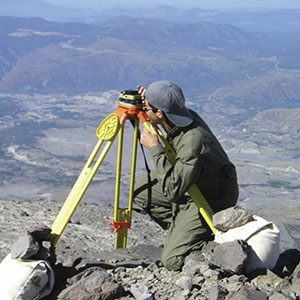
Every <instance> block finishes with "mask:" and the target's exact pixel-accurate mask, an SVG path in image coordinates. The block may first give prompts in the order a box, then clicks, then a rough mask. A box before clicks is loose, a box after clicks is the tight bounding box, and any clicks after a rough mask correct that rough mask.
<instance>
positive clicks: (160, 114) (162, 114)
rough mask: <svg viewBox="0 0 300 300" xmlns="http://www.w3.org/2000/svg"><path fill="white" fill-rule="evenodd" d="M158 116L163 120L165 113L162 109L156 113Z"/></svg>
mask: <svg viewBox="0 0 300 300" xmlns="http://www.w3.org/2000/svg"><path fill="white" fill-rule="evenodd" d="M156 114H157V116H158V117H159V118H160V119H162V118H163V117H164V113H163V112H162V111H161V110H160V109H158V110H157V111H156Z"/></svg>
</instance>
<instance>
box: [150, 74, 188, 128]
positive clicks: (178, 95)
mask: <svg viewBox="0 0 300 300" xmlns="http://www.w3.org/2000/svg"><path fill="white" fill-rule="evenodd" d="M145 97H146V98H147V100H148V101H149V103H150V104H151V105H152V106H154V107H155V108H157V109H160V110H162V111H163V112H164V113H165V114H166V115H167V117H168V119H170V121H171V122H172V123H174V124H175V125H176V126H179V127H185V126H188V125H190V124H191V123H192V122H193V116H192V114H191V113H190V112H189V111H188V110H187V108H186V107H185V98H184V95H183V92H182V90H181V88H180V87H179V86H178V85H176V84H175V83H173V82H171V81H168V80H160V81H155V82H153V83H151V84H150V85H149V87H148V88H147V90H146V94H145Z"/></svg>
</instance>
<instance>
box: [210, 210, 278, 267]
mask: <svg viewBox="0 0 300 300" xmlns="http://www.w3.org/2000/svg"><path fill="white" fill-rule="evenodd" d="M234 240H244V241H246V242H247V244H248V245H249V246H251V247H250V248H251V250H250V255H249V258H248V263H247V265H246V272H248V273H250V272H252V271H254V270H257V269H270V270H271V269H273V268H274V267H275V265H276V263H277V260H278V258H279V255H280V231H279V229H278V228H277V227H276V225H275V224H274V223H273V222H269V221H266V220H265V219H263V218H261V217H259V216H255V215H253V220H252V221H250V222H248V223H246V224H244V225H241V226H238V227H235V228H231V229H229V230H228V231H226V232H221V231H218V230H217V232H216V234H215V242H216V243H224V242H230V241H234Z"/></svg>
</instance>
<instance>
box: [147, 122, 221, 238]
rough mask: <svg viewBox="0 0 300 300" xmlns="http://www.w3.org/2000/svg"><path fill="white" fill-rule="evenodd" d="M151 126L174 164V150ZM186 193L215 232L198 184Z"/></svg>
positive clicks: (209, 209) (214, 231) (211, 212)
mask: <svg viewBox="0 0 300 300" xmlns="http://www.w3.org/2000/svg"><path fill="white" fill-rule="evenodd" d="M144 126H145V127H146V128H147V129H148V130H150V131H151V128H150V126H149V124H148V123H144ZM153 127H154V129H155V130H156V132H157V134H158V135H159V137H160V138H161V140H162V141H163V143H164V146H165V152H166V155H167V157H168V159H169V160H170V162H171V163H172V164H173V165H174V164H175V162H176V152H175V151H174V149H173V148H172V146H171V145H170V144H169V143H168V141H167V139H166V138H165V136H164V135H163V133H162V132H161V130H160V129H159V128H158V127H157V126H156V125H153ZM188 193H189V195H190V197H191V198H192V199H193V201H194V202H195V204H196V206H197V208H198V209H199V211H200V213H201V215H202V217H203V218H204V220H205V221H206V223H207V224H208V226H209V227H210V229H211V231H212V232H213V233H216V228H215V227H214V225H213V222H212V217H213V214H214V212H213V210H212V209H211V207H210V205H209V204H208V202H207V201H206V199H205V198H204V196H203V194H202V193H201V191H200V190H199V188H198V186H197V185H196V184H195V183H194V184H193V185H192V186H191V187H190V188H189V189H188Z"/></svg>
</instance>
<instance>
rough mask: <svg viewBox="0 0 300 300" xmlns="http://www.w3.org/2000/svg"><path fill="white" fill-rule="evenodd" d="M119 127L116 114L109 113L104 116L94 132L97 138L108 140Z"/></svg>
mask: <svg viewBox="0 0 300 300" xmlns="http://www.w3.org/2000/svg"><path fill="white" fill-rule="evenodd" d="M118 128H119V118H118V116H117V115H116V114H111V115H109V116H108V117H106V118H105V119H104V120H103V121H102V123H101V124H100V125H99V127H98V128H97V131H96V134H97V136H98V138H99V139H103V140H110V139H112V138H113V137H114V136H115V135H116V133H117V132H118Z"/></svg>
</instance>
